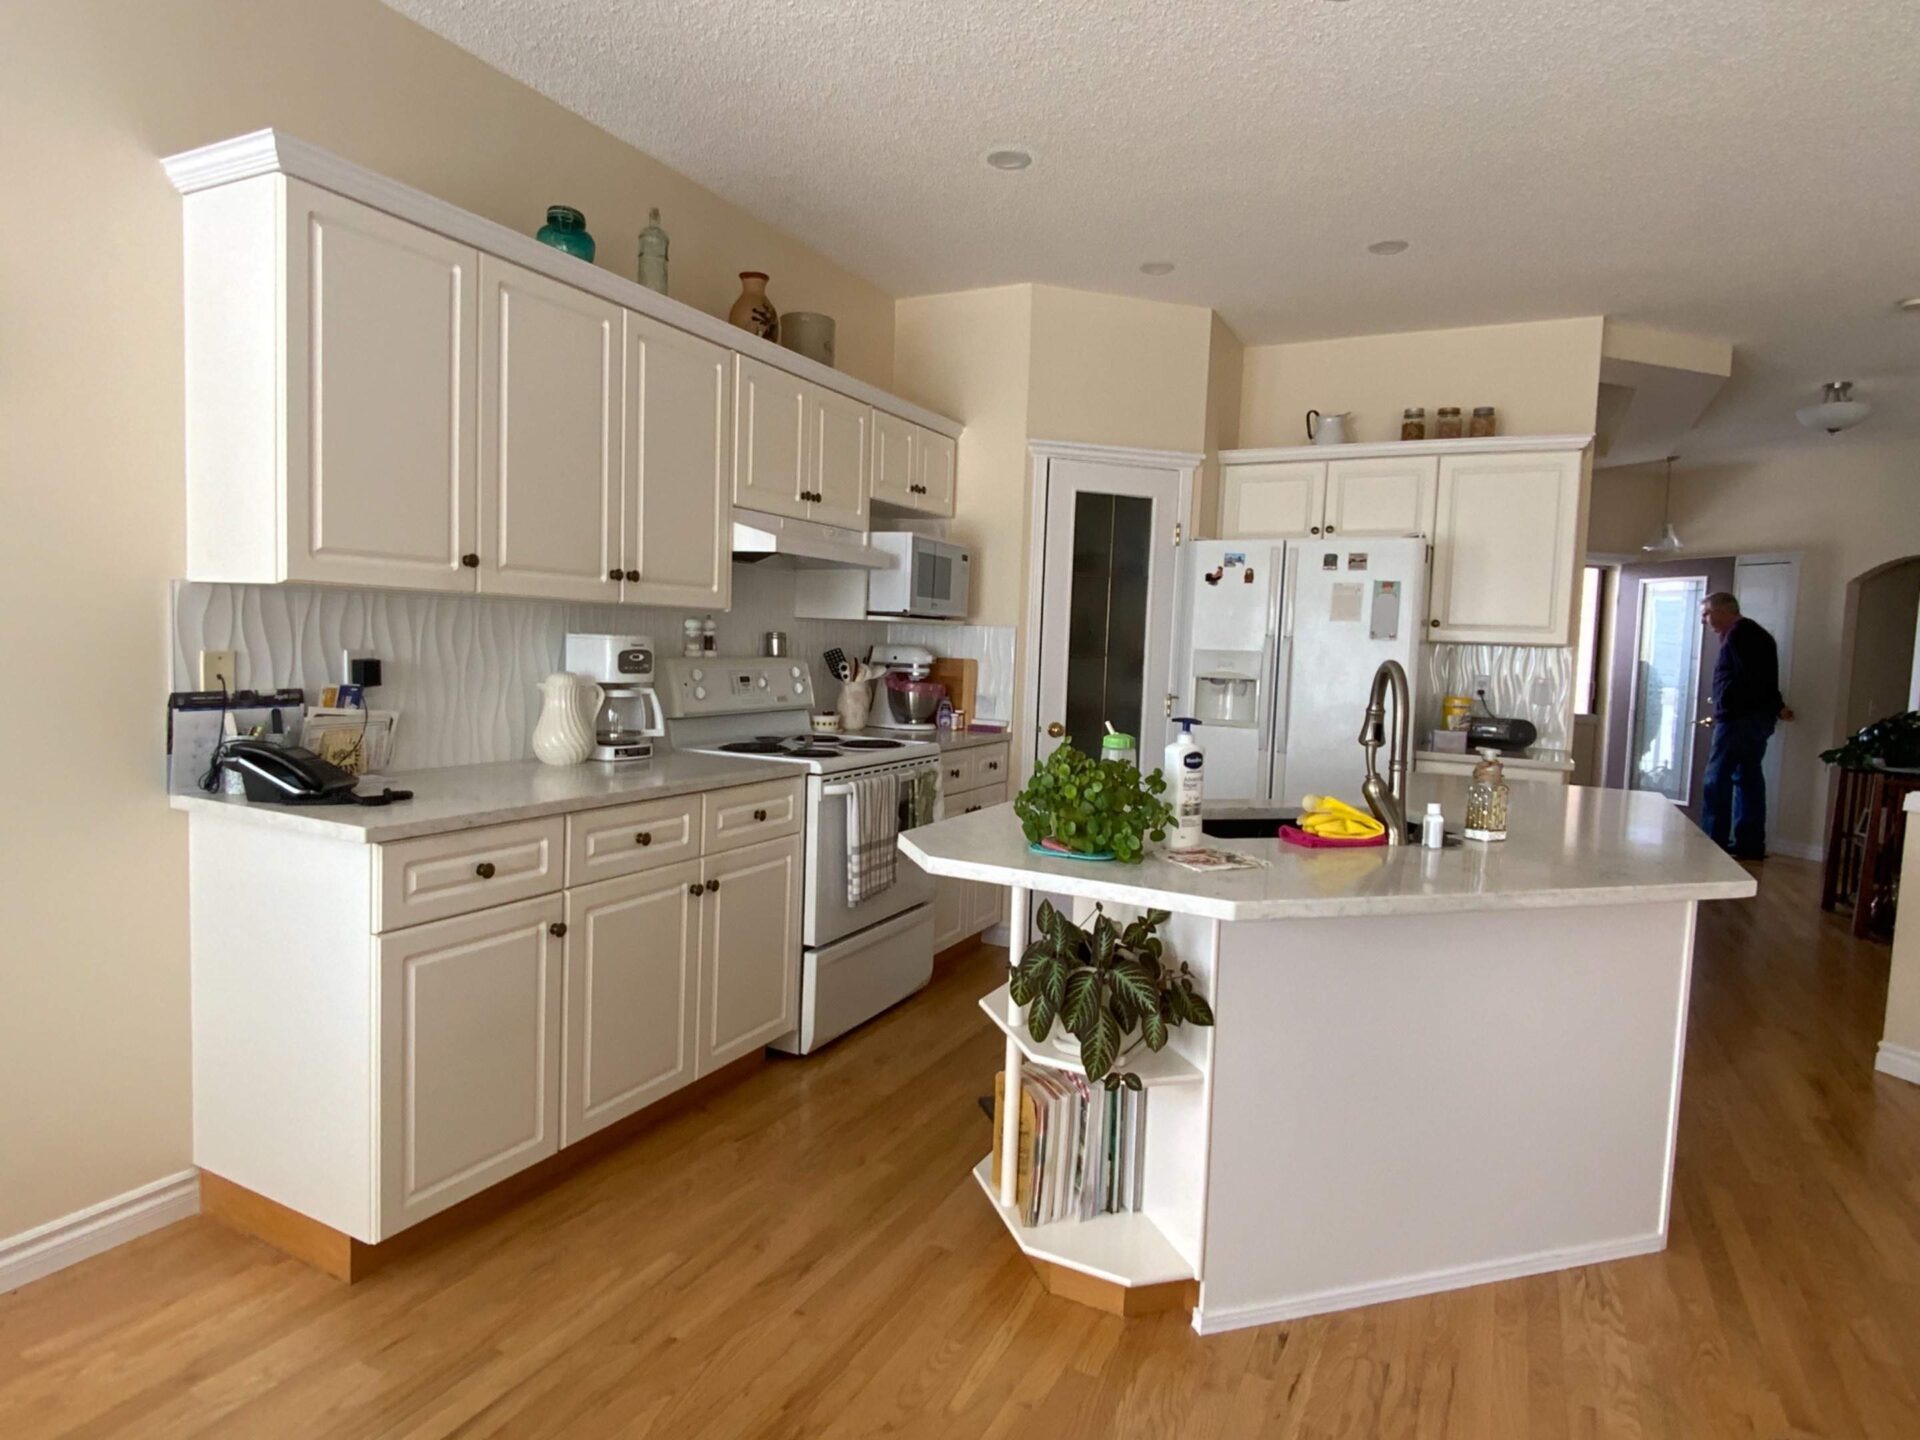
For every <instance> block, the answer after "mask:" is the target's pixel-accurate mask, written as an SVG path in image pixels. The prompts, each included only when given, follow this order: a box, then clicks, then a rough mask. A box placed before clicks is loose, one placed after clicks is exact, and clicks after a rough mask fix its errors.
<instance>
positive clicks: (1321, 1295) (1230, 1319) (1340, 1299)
mask: <svg viewBox="0 0 1920 1440" xmlns="http://www.w3.org/2000/svg"><path fill="white" fill-rule="evenodd" d="M1666 1248H1667V1237H1666V1236H1665V1235H1664V1234H1661V1233H1655V1234H1651V1235H1633V1236H1629V1237H1627V1238H1626V1239H1624V1240H1602V1241H1599V1242H1597V1243H1595V1244H1592V1245H1578V1246H1575V1247H1574V1248H1572V1249H1570V1250H1542V1251H1539V1252H1538V1253H1536V1254H1533V1255H1516V1256H1514V1257H1513V1258H1512V1259H1511V1260H1493V1261H1489V1262H1487V1263H1486V1264H1482V1265H1460V1266H1456V1267H1454V1268H1453V1269H1450V1270H1429V1271H1427V1272H1426V1273H1424V1274H1421V1275H1408V1276H1405V1277H1403V1278H1401V1279H1398V1280H1377V1281H1374V1282H1373V1283H1372V1284H1368V1285H1352V1286H1348V1287H1346V1288H1344V1289H1340V1290H1318V1291H1314V1292H1311V1293H1309V1294H1306V1295H1292V1296H1288V1297H1287V1298H1286V1299H1283V1300H1272V1301H1267V1302H1264V1303H1262V1304H1259V1305H1240V1306H1236V1307H1234V1308H1233V1309H1230V1310H1220V1309H1215V1310H1209V1309H1208V1308H1207V1287H1206V1285H1205V1283H1204V1282H1203V1283H1202V1284H1201V1286H1200V1304H1199V1306H1198V1307H1197V1308H1196V1309H1195V1310H1194V1312H1193V1328H1194V1329H1195V1330H1196V1331H1198V1332H1199V1333H1200V1334H1202V1335H1218V1334H1220V1333H1222V1332H1223V1331H1227V1330H1244V1329H1245V1328H1247V1327H1248V1326H1250V1325H1271V1324H1274V1323H1276V1322H1277V1321H1281V1320H1298V1319H1300V1318H1302V1317H1303V1316H1307V1315H1324V1314H1326V1313H1327V1312H1328V1311H1332V1310H1354V1309H1358V1308H1359V1307H1360V1306H1362V1305H1379V1304H1382V1303H1384V1302H1385V1301H1388V1300H1407V1299H1411V1298H1412V1297H1413V1296H1416V1295H1433V1294H1437V1293H1438V1292H1440V1291H1442V1290H1464V1289H1466V1288H1467V1287H1468V1286H1470V1285H1487V1284H1491V1283H1492V1282H1493V1281H1496V1280H1517V1279H1519V1278H1521V1277H1522V1276H1524V1275H1544V1274H1546V1273H1547V1272H1548V1271H1551V1270H1573V1269H1576V1268H1578V1267H1579V1266H1582V1265H1600V1264H1603V1263H1605V1262H1607V1261H1609V1260H1627V1259H1631V1258H1632V1257H1633V1256H1635V1255H1652V1254H1654V1253H1656V1252H1657V1251H1661V1250H1664V1249H1666Z"/></svg>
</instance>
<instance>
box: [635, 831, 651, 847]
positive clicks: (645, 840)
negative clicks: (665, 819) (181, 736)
mask: <svg viewBox="0 0 1920 1440" xmlns="http://www.w3.org/2000/svg"><path fill="white" fill-rule="evenodd" d="M633 843H634V844H636V845H651V844H652V843H653V832H652V831H651V830H636V831H635V832H634V835H633Z"/></svg>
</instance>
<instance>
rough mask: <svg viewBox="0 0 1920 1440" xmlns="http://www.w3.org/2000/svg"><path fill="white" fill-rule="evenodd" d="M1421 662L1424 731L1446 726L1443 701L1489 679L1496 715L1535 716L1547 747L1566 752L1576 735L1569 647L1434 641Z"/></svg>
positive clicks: (1420, 739)
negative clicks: (1480, 677) (1476, 679)
mask: <svg viewBox="0 0 1920 1440" xmlns="http://www.w3.org/2000/svg"><path fill="white" fill-rule="evenodd" d="M1424 649H1425V656H1424V658H1423V660H1422V662H1421V669H1422V674H1421V677H1420V733H1419V734H1418V735H1417V736H1416V737H1415V744H1414V748H1415V749H1419V748H1421V746H1423V745H1424V744H1425V743H1426V732H1427V731H1428V730H1431V729H1433V728H1435V727H1437V726H1438V725H1439V724H1440V700H1441V697H1443V696H1446V695H1471V694H1473V682H1474V677H1475V676H1477V675H1485V676H1487V677H1489V684H1488V687H1487V704H1488V706H1489V707H1491V709H1492V710H1493V713H1494V714H1496V715H1505V716H1512V717H1523V718H1525V719H1528V720H1531V721H1532V722H1533V724H1534V728H1535V729H1537V730H1538V731H1539V732H1540V739H1539V741H1538V742H1537V743H1538V745H1539V746H1540V747H1541V748H1542V749H1547V750H1565V749H1567V748H1568V746H1569V743H1570V740H1571V737H1572V733H1573V651H1572V650H1571V649H1570V648H1568V647H1567V646H1565V645H1428V646H1426V647H1424Z"/></svg>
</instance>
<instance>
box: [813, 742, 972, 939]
mask: <svg viewBox="0 0 1920 1440" xmlns="http://www.w3.org/2000/svg"><path fill="white" fill-rule="evenodd" d="M939 768H940V767H939V764H938V762H929V763H927V764H924V765H911V766H904V767H902V768H901V769H899V770H896V771H894V772H893V773H894V774H895V775H896V776H897V777H898V782H899V788H900V796H901V800H902V803H903V804H904V802H905V800H906V796H907V792H908V787H909V786H910V785H911V784H912V781H913V777H914V776H915V775H916V774H919V773H921V772H924V771H932V772H935V773H937V772H938V770H939ZM854 773H856V774H858V773H871V772H858V771H856V772H854ZM846 778H849V777H848V776H845V775H841V776H832V775H814V776H810V777H808V780H807V892H806V903H805V905H804V907H803V908H802V912H801V943H802V944H804V945H805V946H806V947H807V948H808V949H813V948H815V947H817V946H821V945H831V944H832V943H833V942H834V941H836V940H840V939H844V938H845V937H846V936H848V935H852V934H855V933H857V932H858V931H861V930H864V929H866V928H867V927H868V926H869V925H878V924H879V923H880V922H881V921H883V920H889V919H892V918H893V917H894V916H895V915H900V914H904V913H905V912H906V911H908V910H911V909H912V908H913V907H914V906H916V905H924V904H926V903H927V902H928V901H930V900H932V899H933V877H932V876H931V875H929V874H927V872H926V871H924V870H922V869H921V868H920V867H919V866H918V865H916V864H914V863H913V861H911V860H909V859H907V857H906V856H904V855H901V856H899V857H898V858H897V860H896V862H895V866H894V877H893V884H891V885H889V886H888V887H887V888H886V889H885V890H882V891H881V892H880V893H879V894H878V895H875V896H874V897H873V898H872V899H870V900H867V901H866V902H865V903H863V904H860V905H849V904H848V903H847V797H846V795H845V794H844V793H839V794H829V793H828V792H829V791H831V790H832V789H833V787H834V782H835V781H836V780H844V779H846Z"/></svg>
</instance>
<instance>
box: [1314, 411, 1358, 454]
mask: <svg viewBox="0 0 1920 1440" xmlns="http://www.w3.org/2000/svg"><path fill="white" fill-rule="evenodd" d="M1352 418H1353V412H1352V411H1351V410H1342V411H1341V412H1340V413H1339V414H1337V415H1322V414H1321V413H1320V412H1319V411H1318V410H1309V411H1307V443H1308V444H1310V445H1344V444H1346V443H1347V421H1349V420H1351V419H1352Z"/></svg>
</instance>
